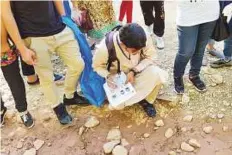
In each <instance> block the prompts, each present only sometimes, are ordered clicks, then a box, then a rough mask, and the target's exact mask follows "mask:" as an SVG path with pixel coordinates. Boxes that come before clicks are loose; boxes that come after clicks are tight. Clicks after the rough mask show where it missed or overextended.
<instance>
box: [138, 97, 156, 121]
mask: <svg viewBox="0 0 232 155" xmlns="http://www.w3.org/2000/svg"><path fill="white" fill-rule="evenodd" d="M139 104H140V105H141V106H142V107H143V110H144V111H145V112H146V114H147V115H148V116H149V117H155V116H156V110H155V107H154V106H153V104H150V103H148V102H147V101H146V100H142V101H140V102H139Z"/></svg>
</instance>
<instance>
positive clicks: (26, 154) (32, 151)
mask: <svg viewBox="0 0 232 155" xmlns="http://www.w3.org/2000/svg"><path fill="white" fill-rule="evenodd" d="M23 155H36V149H35V148H31V149H29V150H26V151H25V152H24V154H23Z"/></svg>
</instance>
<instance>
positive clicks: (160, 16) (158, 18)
mask: <svg viewBox="0 0 232 155" xmlns="http://www.w3.org/2000/svg"><path fill="white" fill-rule="evenodd" d="M140 5H141V8H142V13H143V17H144V21H145V25H146V26H147V30H148V32H149V33H150V34H152V32H154V34H155V35H156V37H155V39H156V45H157V48H158V49H163V48H164V40H163V35H164V28H165V24H164V19H165V12H164V1H142V0H141V1H140ZM153 11H155V17H154V15H153ZM152 26H153V27H152Z"/></svg>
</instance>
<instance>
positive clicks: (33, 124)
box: [26, 121, 35, 129]
mask: <svg viewBox="0 0 232 155" xmlns="http://www.w3.org/2000/svg"><path fill="white" fill-rule="evenodd" d="M34 126H35V122H34V121H33V123H32V125H31V126H29V127H27V126H26V127H27V128H28V129H31V128H33V127H34Z"/></svg>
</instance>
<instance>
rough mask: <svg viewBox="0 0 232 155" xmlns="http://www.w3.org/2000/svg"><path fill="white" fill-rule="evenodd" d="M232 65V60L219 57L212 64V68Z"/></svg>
mask: <svg viewBox="0 0 232 155" xmlns="http://www.w3.org/2000/svg"><path fill="white" fill-rule="evenodd" d="M230 66H232V60H229V61H226V60H225V59H219V60H217V61H214V62H212V63H211V64H210V67H212V68H221V67H230Z"/></svg>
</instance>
